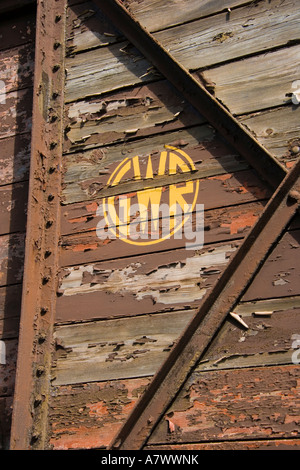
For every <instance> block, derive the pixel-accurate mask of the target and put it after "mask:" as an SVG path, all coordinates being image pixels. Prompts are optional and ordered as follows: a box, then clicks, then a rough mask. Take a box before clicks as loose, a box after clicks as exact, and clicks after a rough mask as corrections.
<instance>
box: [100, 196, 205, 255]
mask: <svg viewBox="0 0 300 470" xmlns="http://www.w3.org/2000/svg"><path fill="white" fill-rule="evenodd" d="M97 216H98V217H100V221H99V222H98V224H97V229H96V233H97V236H98V238H100V239H101V240H106V239H116V238H119V239H121V240H123V241H124V242H127V243H131V244H134V245H150V244H155V243H158V242H161V241H163V240H167V239H170V238H171V237H173V239H174V240H181V239H184V240H185V248H186V249H187V250H192V249H199V248H202V247H203V245H204V205H203V204H196V205H195V206H194V210H193V211H192V210H191V206H190V205H188V204H186V205H184V206H183V207H181V206H180V205H179V204H175V205H173V206H171V207H170V206H169V205H168V204H151V205H149V206H146V205H143V204H140V203H136V204H131V203H130V197H126V196H121V197H119V199H118V207H116V205H115V204H113V203H110V202H109V201H107V200H105V201H104V202H103V204H101V205H99V206H98V209H97Z"/></svg>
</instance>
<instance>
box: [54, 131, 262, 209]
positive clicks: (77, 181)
mask: <svg viewBox="0 0 300 470" xmlns="http://www.w3.org/2000/svg"><path fill="white" fill-rule="evenodd" d="M168 145H169V146H171V147H173V146H175V145H176V147H179V148H182V149H183V150H184V152H185V153H186V154H187V155H188V156H189V157H190V158H191V159H192V160H193V162H194V166H195V170H196V171H194V170H193V171H192V173H190V172H187V171H186V172H182V173H178V172H177V174H174V175H168V176H167V175H158V174H157V173H158V171H159V161H160V152H162V151H166V150H168V148H167V147H166V146H168ZM135 155H138V156H139V159H141V165H142V164H143V167H144V168H143V171H144V172H145V173H141V174H142V175H144V174H146V167H147V164H148V163H147V162H148V157H149V155H150V156H151V159H152V166H153V175H154V178H147V187H149V188H150V187H158V186H159V187H162V186H165V185H170V184H177V183H179V182H184V181H187V180H188V179H190V180H195V179H203V178H207V177H215V176H216V177H217V176H218V175H225V174H226V173H235V172H237V171H239V170H245V169H247V167H248V163H247V162H246V161H245V160H244V159H242V158H241V157H239V156H236V152H234V150H232V149H231V148H230V147H227V146H225V145H224V143H223V142H222V140H221V139H220V138H219V137H218V136H216V137H215V134H214V131H213V130H212V129H211V128H210V127H209V126H201V127H199V128H197V127H196V128H193V129H189V130H183V131H177V132H174V133H170V134H167V135H158V136H154V137H149V139H148V140H146V139H145V140H143V141H138V142H132V143H128V144H127V145H126V147H124V146H122V145H119V146H116V147H115V146H112V147H107V148H101V149H96V150H93V151H91V152H86V153H80V154H74V155H73V154H72V155H70V156H66V158H65V161H64V167H65V176H64V183H65V186H64V188H63V191H62V202H63V203H64V204H70V203H75V202H80V201H91V200H95V199H99V198H101V197H107V196H111V195H115V194H125V193H131V192H133V191H138V190H142V189H144V187H145V179H141V180H140V181H139V180H138V179H137V178H136V177H135V175H134V172H133V170H132V168H131V170H130V171H128V172H127V174H125V175H124V177H123V178H122V180H121V181H120V183H119V184H118V185H117V186H115V187H107V181H108V179H109V175H110V174H112V172H113V171H114V170H115V169H116V167H117V164H118V163H121V161H122V160H124V159H125V158H130V159H132V157H134V156H135ZM244 173H245V172H244ZM247 177H248V178H249V184H248V185H247V183H246V178H247ZM224 178H225V177H224ZM241 178H242V180H243V181H244V182H245V184H246V185H247V186H249V187H251V186H253V187H254V186H256V187H257V188H258V187H261V188H262V191H263V192H264V191H265V189H266V186H265V189H263V187H262V186H263V185H262V183H259V181H258V179H257V183H254V180H253V176H251V172H247V173H245V174H244V176H243V175H242V174H241ZM254 179H255V178H254ZM232 183H233V181H232ZM233 184H234V183H233ZM211 185H212V186H213V184H212V183H211ZM231 191H232V189H231ZM227 197H228V203H229V204H230V201H231V196H230V195H229V194H227ZM241 197H243V195H241ZM257 197H260V196H259V195H258V193H257Z"/></svg>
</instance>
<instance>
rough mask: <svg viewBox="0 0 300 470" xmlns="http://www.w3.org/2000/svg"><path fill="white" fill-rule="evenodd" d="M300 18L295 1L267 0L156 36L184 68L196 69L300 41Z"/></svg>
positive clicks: (171, 29)
mask: <svg viewBox="0 0 300 470" xmlns="http://www.w3.org/2000/svg"><path fill="white" fill-rule="evenodd" d="M168 8H169V6H168ZM151 16H152V15H151ZM299 19H300V12H299V9H298V7H297V2H296V1H295V0H290V1H287V2H282V1H281V0H271V1H269V0H264V1H262V2H259V3H258V4H257V3H256V4H253V3H252V4H250V5H249V4H248V5H246V6H244V7H241V8H237V9H234V10H233V11H232V12H230V14H229V13H228V12H224V13H221V14H219V15H215V16H212V17H211V18H205V19H203V20H199V21H193V22H191V23H188V24H183V25H181V26H178V27H175V28H170V29H167V30H166V31H161V32H159V33H157V34H155V38H156V39H157V40H158V41H159V42H160V43H161V44H162V45H163V46H164V47H165V48H166V49H167V50H168V51H169V52H170V54H172V55H173V56H174V57H175V59H176V60H178V62H180V63H181V64H182V65H183V66H184V67H186V68H187V69H189V70H196V69H199V68H204V67H210V66H212V65H216V64H218V63H221V62H226V61H230V60H233V59H237V58H244V57H246V56H247V55H250V54H254V53H259V52H262V51H266V50H268V49H272V48H276V47H278V46H281V45H285V44H287V43H288V42H290V41H293V40H298V39H299Z"/></svg>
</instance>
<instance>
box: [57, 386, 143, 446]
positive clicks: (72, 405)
mask: <svg viewBox="0 0 300 470" xmlns="http://www.w3.org/2000/svg"><path fill="white" fill-rule="evenodd" d="M149 381H150V379H149V378H147V377H143V378H138V379H129V380H114V381H110V382H95V383H87V384H82V385H78V384H77V385H75V386H70V385H67V386H61V387H53V389H52V394H51V398H50V400H51V402H50V407H49V424H50V426H51V428H50V444H51V446H53V449H54V450H71V449H93V448H94V449H97V448H98V449H101V448H105V447H107V446H108V445H109V443H110V441H111V440H112V439H113V438H114V436H115V435H116V433H117V432H118V430H119V429H120V427H121V426H122V423H123V422H124V421H125V420H126V418H127V416H128V415H129V413H130V411H131V410H132V409H133V407H134V406H135V405H136V403H137V401H138V399H139V398H140V396H141V395H142V393H143V392H144V390H145V388H146V387H147V385H148V384H149Z"/></svg>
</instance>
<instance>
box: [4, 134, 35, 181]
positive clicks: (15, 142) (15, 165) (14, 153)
mask: <svg viewBox="0 0 300 470" xmlns="http://www.w3.org/2000/svg"><path fill="white" fill-rule="evenodd" d="M30 140H31V135H30V133H27V134H21V135H16V136H13V137H8V138H7V139H2V140H1V150H0V185H3V184H11V183H15V182H18V181H24V180H27V179H28V176H29V167H30Z"/></svg>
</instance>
